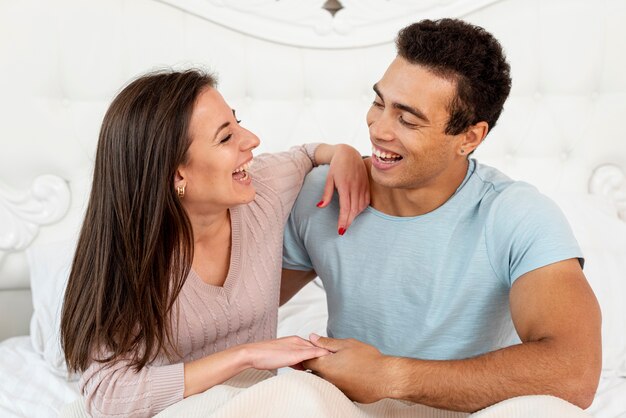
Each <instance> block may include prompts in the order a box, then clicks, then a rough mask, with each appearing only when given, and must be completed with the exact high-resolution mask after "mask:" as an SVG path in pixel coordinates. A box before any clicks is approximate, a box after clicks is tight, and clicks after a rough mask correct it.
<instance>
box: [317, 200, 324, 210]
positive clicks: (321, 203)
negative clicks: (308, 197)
mask: <svg viewBox="0 0 626 418" xmlns="http://www.w3.org/2000/svg"><path fill="white" fill-rule="evenodd" d="M323 204H324V201H323V200H320V201H319V202H318V203H317V207H318V208H321V207H322V205H323Z"/></svg>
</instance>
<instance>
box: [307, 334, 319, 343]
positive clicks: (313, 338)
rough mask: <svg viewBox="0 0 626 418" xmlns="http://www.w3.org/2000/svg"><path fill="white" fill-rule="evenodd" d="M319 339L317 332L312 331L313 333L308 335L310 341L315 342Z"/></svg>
mask: <svg viewBox="0 0 626 418" xmlns="http://www.w3.org/2000/svg"><path fill="white" fill-rule="evenodd" d="M319 339H320V336H319V335H317V334H315V333H313V334H311V335H309V340H310V341H313V342H315V341H317V340H319Z"/></svg>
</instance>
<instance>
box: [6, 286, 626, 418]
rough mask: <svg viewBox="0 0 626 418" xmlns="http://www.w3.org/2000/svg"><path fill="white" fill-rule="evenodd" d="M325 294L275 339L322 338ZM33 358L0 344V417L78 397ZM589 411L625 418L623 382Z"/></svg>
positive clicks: (24, 346) (303, 300)
mask: <svg viewBox="0 0 626 418" xmlns="http://www.w3.org/2000/svg"><path fill="white" fill-rule="evenodd" d="M325 323H326V303H325V300H324V291H323V289H321V288H320V287H318V286H316V284H315V283H312V284H310V285H308V286H306V287H305V288H304V289H303V290H302V291H301V292H300V293H299V294H297V295H296V296H295V297H294V298H293V299H292V300H291V301H290V302H289V303H288V304H287V305H285V306H283V307H282V308H281V309H280V311H279V327H278V333H279V335H290V334H297V335H301V336H303V337H306V336H308V334H309V333H310V332H318V333H323V332H324V328H325ZM47 364H48V363H46V362H45V361H44V360H43V357H42V356H41V355H40V354H38V353H36V352H35V350H34V349H33V347H32V345H31V340H30V338H29V337H16V338H11V339H8V340H6V341H3V342H2V343H0V417H2V418H14V417H42V418H45V417H57V416H58V414H59V412H60V411H61V408H62V407H63V406H64V405H65V404H67V403H70V402H72V401H74V400H75V399H76V398H77V397H78V387H77V382H75V381H74V382H68V381H66V380H65V379H63V378H61V377H59V376H58V375H56V374H55V373H54V372H53V371H52V369H51V368H50V367H49V366H48V365H47ZM287 372H288V371H287V370H279V375H280V374H283V373H287ZM588 412H589V413H590V414H591V415H593V416H594V417H596V418H626V378H624V377H619V376H617V375H616V374H615V373H605V374H604V375H603V376H602V379H601V381H600V386H599V388H598V393H597V394H596V398H595V400H594V402H593V404H592V406H591V408H589V409H588Z"/></svg>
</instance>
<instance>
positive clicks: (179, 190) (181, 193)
mask: <svg viewBox="0 0 626 418" xmlns="http://www.w3.org/2000/svg"><path fill="white" fill-rule="evenodd" d="M176 193H177V194H178V198H179V199H182V198H183V197H185V186H178V187H177V188H176Z"/></svg>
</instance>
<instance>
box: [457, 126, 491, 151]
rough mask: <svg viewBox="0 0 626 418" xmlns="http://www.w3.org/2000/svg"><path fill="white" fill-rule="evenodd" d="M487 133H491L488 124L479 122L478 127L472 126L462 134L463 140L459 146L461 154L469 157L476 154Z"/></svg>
mask: <svg viewBox="0 0 626 418" xmlns="http://www.w3.org/2000/svg"><path fill="white" fill-rule="evenodd" d="M487 132H489V124H488V123H487V122H484V121H483V122H478V123H477V124H476V125H472V126H470V127H469V128H468V129H467V131H465V132H464V133H462V134H461V135H462V137H463V138H462V140H461V144H460V145H459V154H461V155H468V154H471V153H472V152H474V150H475V149H476V148H478V146H479V145H480V143H481V142H483V139H485V137H486V136H487Z"/></svg>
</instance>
